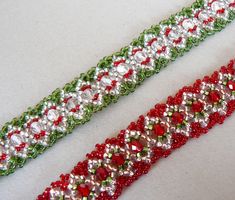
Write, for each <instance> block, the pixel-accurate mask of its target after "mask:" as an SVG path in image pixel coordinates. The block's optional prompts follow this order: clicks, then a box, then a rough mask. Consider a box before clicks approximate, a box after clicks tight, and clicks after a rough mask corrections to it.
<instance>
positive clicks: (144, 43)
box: [0, 0, 235, 176]
mask: <svg viewBox="0 0 235 200" xmlns="http://www.w3.org/2000/svg"><path fill="white" fill-rule="evenodd" d="M234 18H235V3H234V1H233V0H210V1H208V0H205V1H203V0H197V1H196V2H194V3H193V4H192V6H191V7H188V8H184V9H183V10H182V11H181V12H179V13H177V14H175V15H172V16H171V17H170V18H169V19H168V20H164V21H162V22H161V23H160V24H159V25H155V26H152V27H151V28H150V29H148V30H145V31H144V32H143V33H142V34H141V35H140V36H139V38H138V39H135V40H133V42H132V43H131V44H130V45H129V46H126V47H124V48H122V49H121V50H120V51H119V52H117V53H114V54H113V55H111V56H108V57H105V58H103V59H102V60H101V61H100V62H99V63H98V65H97V67H93V68H91V69H90V70H89V71H88V72H87V73H85V74H81V75H80V77H79V78H76V79H75V80H73V81H72V82H71V83H68V84H66V85H65V86H64V87H63V88H62V89H57V90H55V91H54V92H53V93H52V94H51V95H50V96H48V97H46V98H44V99H43V100H42V101H41V102H40V103H39V104H37V105H36V106H35V107H34V108H30V109H29V110H28V111H27V112H25V113H23V114H22V115H21V116H20V117H18V118H15V119H13V120H12V121H11V122H9V123H6V124H5V125H4V126H3V128H2V129H1V131H0V175H1V176H3V175H8V174H10V173H13V172H14V171H15V169H16V168H17V167H22V166H23V165H24V163H25V162H26V160H28V159H30V158H36V157H37V156H38V155H39V154H41V153H43V152H44V151H45V150H46V149H47V148H48V147H50V146H52V145H53V144H54V143H55V142H56V141H57V140H58V139H59V138H62V137H64V136H65V135H67V134H68V133H71V132H72V130H73V129H74V128H75V127H76V126H78V125H80V124H84V123H85V122H87V121H89V120H90V118H91V116H92V115H93V113H95V112H97V111H100V110H102V109H103V108H104V107H106V106H108V105H109V104H110V103H111V102H116V101H117V100H118V98H119V97H120V96H123V95H127V94H129V93H130V92H133V91H134V90H135V88H136V87H137V86H138V85H140V83H141V82H143V81H144V80H145V79H146V78H147V77H150V76H152V75H153V74H155V73H158V72H159V71H160V70H161V69H162V68H164V67H165V66H166V65H167V64H168V63H169V62H170V61H174V60H175V59H176V58H177V57H179V56H181V55H183V54H184V53H185V52H187V51H189V50H190V49H191V48H192V47H193V46H197V45H198V44H199V43H200V42H201V41H203V40H204V39H205V38H206V37H207V36H209V35H212V34H213V33H215V32H217V31H220V30H222V29H223V28H224V27H225V26H226V24H228V23H229V22H231V21H232V20H233V19H234Z"/></svg>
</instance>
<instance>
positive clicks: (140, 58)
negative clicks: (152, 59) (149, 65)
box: [134, 51, 148, 63]
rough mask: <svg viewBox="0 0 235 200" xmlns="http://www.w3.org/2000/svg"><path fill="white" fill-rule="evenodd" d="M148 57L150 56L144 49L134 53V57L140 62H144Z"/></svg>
mask: <svg viewBox="0 0 235 200" xmlns="http://www.w3.org/2000/svg"><path fill="white" fill-rule="evenodd" d="M147 57H148V56H147V54H146V53H145V52H143V51H138V52H136V54H135V55H134V58H135V60H136V61H137V62H138V63H142V62H143V61H145V60H146V59H147Z"/></svg>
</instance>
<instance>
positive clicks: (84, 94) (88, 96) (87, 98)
mask: <svg viewBox="0 0 235 200" xmlns="http://www.w3.org/2000/svg"><path fill="white" fill-rule="evenodd" d="M81 97H82V100H85V101H90V100H92V99H93V92H92V90H90V89H86V90H84V91H83V92H82V94H81ZM74 107H76V105H75V106H74Z"/></svg>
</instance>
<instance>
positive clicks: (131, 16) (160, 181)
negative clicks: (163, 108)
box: [0, 0, 235, 200]
mask: <svg viewBox="0 0 235 200" xmlns="http://www.w3.org/2000/svg"><path fill="white" fill-rule="evenodd" d="M192 2H193V0H190V1H186V0H180V1H179V0H168V1H165V0H148V1H146V0H139V1H137V0H128V1H126V0H119V1H115V0H100V1H97V0H69V1H68V0H40V1H33V0H0V124H1V125H3V124H4V123H5V122H7V121H9V120H11V119H12V118H13V117H15V116H17V115H19V114H20V113H22V112H23V111H25V110H26V108H27V107H28V106H33V105H35V104H36V103H37V102H39V101H40V100H41V99H42V98H43V97H44V96H47V95H49V94H50V92H52V91H53V90H54V89H55V88H57V87H62V86H63V85H64V84H65V83H67V82H69V81H71V80H72V79H73V78H74V77H75V76H77V75H79V74H80V73H82V72H85V71H86V70H88V69H89V68H90V67H91V66H95V65H96V63H97V62H98V60H99V59H100V58H102V57H103V56H106V55H109V54H111V53H113V52H115V51H118V50H119V49H120V48H121V47H122V46H125V45H127V44H129V42H130V41H131V40H132V39H133V38H135V37H137V36H138V34H139V33H140V32H142V31H143V30H144V29H146V28H148V27H149V26H150V25H152V24H157V23H158V22H159V21H161V20H162V19H165V18H167V17H169V16H170V15H171V14H174V13H175V12H177V11H179V10H180V9H181V8H182V7H184V6H189V5H190V4H191V3H192ZM234 32H235V23H232V24H230V25H229V26H228V27H227V28H226V29H225V30H223V31H222V32H220V33H217V34H216V35H215V36H212V37H210V38H208V39H207V40H206V41H205V42H203V43H202V44H201V45H200V46H199V47H196V48H194V49H193V50H191V51H190V52H189V53H187V54H186V55H185V56H183V57H182V58H179V59H178V60H177V61H175V62H174V63H172V64H170V65H169V66H168V67H167V68H166V69H164V70H162V71H161V73H159V74H158V75H155V76H153V77H151V78H150V79H148V80H147V81H145V83H144V85H142V86H141V87H139V88H138V89H137V90H136V92H135V93H133V94H131V95H129V96H127V97H123V98H121V99H120V100H119V102H118V103H117V104H115V105H111V106H110V107H109V108H107V109H105V110H103V111H102V112H100V113H97V114H95V116H94V117H93V118H92V120H91V121H90V122H89V123H87V124H85V125H83V126H81V127H79V128H77V129H76V130H75V131H74V132H73V134H71V135H68V136H67V137H65V138H64V139H62V140H60V141H59V142H58V143H57V144H56V145H55V146H54V147H53V148H51V149H49V150H48V151H46V152H45V153H44V154H43V155H41V156H39V157H38V158H37V159H36V160H33V161H30V162H28V163H27V164H26V165H25V167H24V168H22V169H19V170H17V171H16V173H15V174H12V175H10V176H8V177H2V178H0V199H1V200H31V199H35V197H36V195H37V194H39V193H41V192H42V191H43V189H44V188H45V187H46V186H48V185H49V184H50V183H51V182H52V181H54V180H56V179H57V178H58V176H59V174H61V173H65V172H69V171H70V170H71V169H72V167H73V166H74V165H75V164H76V163H77V162H78V161H79V160H82V159H83V158H84V156H85V154H86V152H90V151H91V150H92V149H93V148H94V145H95V144H96V143H98V142H103V141H104V139H105V138H106V137H110V136H113V135H115V134H116V133H117V132H118V131H119V130H120V129H123V128H125V127H126V126H127V125H128V123H129V122H130V121H133V120H135V119H136V118H137V116H139V115H140V114H142V113H145V112H146V111H147V110H148V109H150V108H151V107H152V106H153V105H154V104H155V103H157V102H162V101H165V100H166V98H167V96H168V95H172V94H174V93H175V92H176V91H177V90H178V89H179V88H181V87H182V86H184V85H186V84H191V83H192V82H193V81H194V80H195V79H197V78H201V77H202V76H203V75H206V74H210V73H211V72H213V71H214V70H215V69H217V68H218V67H219V66H221V65H223V64H225V63H227V61H228V60H229V59H230V58H233V57H234V56H235V37H234ZM234 124H235V115H234V116H233V117H231V118H230V119H228V120H227V121H226V122H225V123H224V125H222V126H217V127H215V128H214V129H213V130H211V131H210V132H209V134H208V135H206V136H203V137H201V138H200V139H198V140H193V141H190V142H189V143H188V144H187V145H186V146H184V147H183V148H181V149H180V150H178V151H176V152H174V153H173V154H172V155H171V156H170V157H169V158H167V159H164V160H161V161H160V162H159V163H158V164H157V165H155V166H154V167H153V168H152V170H151V171H150V173H149V174H148V175H146V176H144V177H142V178H141V179H140V180H139V181H137V182H136V183H134V184H133V185H132V186H131V187H130V188H128V189H127V190H126V191H125V192H124V193H123V195H122V196H121V197H120V199H121V200H129V199H130V200H132V199H134V200H143V199H144V200H145V199H149V200H155V199H161V200H188V199H190V200H221V199H223V200H234V198H235V190H234V188H235V173H234V169H235V156H234V152H235V125H234Z"/></svg>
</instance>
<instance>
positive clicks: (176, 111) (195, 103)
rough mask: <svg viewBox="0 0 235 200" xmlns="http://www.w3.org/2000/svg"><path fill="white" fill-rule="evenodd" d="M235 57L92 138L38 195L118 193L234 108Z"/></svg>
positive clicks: (44, 198)
mask: <svg viewBox="0 0 235 200" xmlns="http://www.w3.org/2000/svg"><path fill="white" fill-rule="evenodd" d="M234 63H235V62H234V60H232V61H230V63H229V64H228V66H227V67H222V68H221V69H220V71H215V72H214V73H213V74H212V75H211V76H210V77H209V76H205V77H204V78H203V79H202V80H197V81H196V82H195V83H194V84H193V85H192V86H187V87H183V88H182V89H181V90H179V91H178V93H177V94H176V95H175V96H174V97H172V96H170V97H168V99H167V102H166V103H162V104H156V105H155V107H154V108H153V109H151V110H149V112H148V113H147V115H146V116H143V115H141V116H140V117H139V118H138V120H137V121H136V122H131V123H130V125H129V126H128V127H127V129H125V130H121V131H120V133H119V134H118V135H117V137H114V138H109V139H106V140H105V143H103V144H96V149H95V150H94V151H92V152H91V153H89V154H87V155H86V160H84V161H82V162H79V163H78V164H77V165H76V166H75V167H74V168H73V170H72V171H71V172H70V173H69V174H62V175H61V176H60V179H59V180H58V181H55V182H52V184H51V186H50V187H48V188H46V190H45V191H44V192H43V194H41V195H39V196H38V198H37V199H38V200H49V199H98V200H108V199H117V198H118V196H119V195H120V194H121V192H122V190H123V189H125V188H126V187H127V186H129V185H130V184H131V183H132V182H134V181H135V180H137V179H138V177H139V176H141V175H143V174H146V173H147V172H148V171H149V169H150V167H151V165H153V164H154V163H155V162H156V161H157V160H158V159H160V158H164V157H167V156H168V155H169V154H170V153H171V152H172V151H173V150H175V149H177V148H179V147H181V146H182V145H184V144H185V143H186V142H187V141H188V140H189V139H190V138H198V137H199V136H201V135H202V134H205V133H207V132H208V130H209V129H211V128H212V127H213V126H214V125H216V124H217V123H218V124H222V123H223V122H224V120H225V119H226V118H227V117H228V116H230V115H231V114H232V112H234V110H235V68H234Z"/></svg>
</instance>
